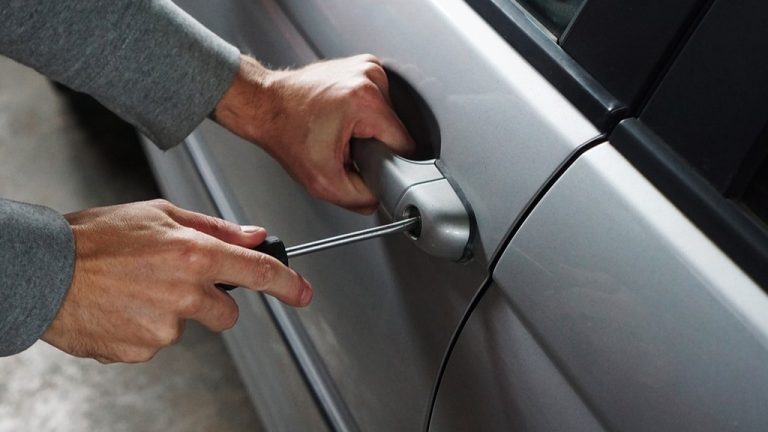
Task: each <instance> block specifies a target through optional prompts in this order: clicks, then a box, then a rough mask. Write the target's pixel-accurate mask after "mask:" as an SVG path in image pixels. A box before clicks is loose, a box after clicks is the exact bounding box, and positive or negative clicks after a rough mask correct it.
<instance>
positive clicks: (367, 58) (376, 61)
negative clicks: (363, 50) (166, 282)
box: [354, 54, 381, 66]
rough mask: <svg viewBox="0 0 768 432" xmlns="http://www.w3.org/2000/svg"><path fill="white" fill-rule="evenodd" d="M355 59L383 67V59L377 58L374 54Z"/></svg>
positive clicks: (359, 56) (358, 56) (362, 55)
mask: <svg viewBox="0 0 768 432" xmlns="http://www.w3.org/2000/svg"><path fill="white" fill-rule="evenodd" d="M354 58H355V59H359V60H362V61H364V62H368V63H373V64H376V65H379V66H381V59H379V58H378V57H376V56H375V55H373V54H360V55H357V56H355V57H354Z"/></svg>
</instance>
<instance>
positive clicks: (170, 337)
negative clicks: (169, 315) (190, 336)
mask: <svg viewBox="0 0 768 432" xmlns="http://www.w3.org/2000/svg"><path fill="white" fill-rule="evenodd" d="M181 333H182V332H181V328H180V326H179V325H178V323H173V324H171V325H167V326H161V327H159V328H158V329H157V330H156V331H155V334H154V338H155V343H156V344H157V346H158V347H159V348H162V347H166V346H169V345H173V344H174V343H176V342H177V341H178V340H179V339H180V338H181Z"/></svg>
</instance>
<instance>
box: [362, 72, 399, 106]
mask: <svg viewBox="0 0 768 432" xmlns="http://www.w3.org/2000/svg"><path fill="white" fill-rule="evenodd" d="M364 73H365V76H366V77H367V78H368V79H369V80H371V81H372V82H373V83H374V84H376V87H378V88H379V91H381V94H382V95H383V96H384V98H385V99H386V100H387V103H388V104H391V103H392V102H391V100H390V99H389V79H388V78H387V72H386V71H384V68H383V67H381V66H380V65H378V64H374V63H368V64H367V65H366V67H365V70H364Z"/></svg>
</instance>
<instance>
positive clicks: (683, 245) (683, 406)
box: [435, 144, 768, 431]
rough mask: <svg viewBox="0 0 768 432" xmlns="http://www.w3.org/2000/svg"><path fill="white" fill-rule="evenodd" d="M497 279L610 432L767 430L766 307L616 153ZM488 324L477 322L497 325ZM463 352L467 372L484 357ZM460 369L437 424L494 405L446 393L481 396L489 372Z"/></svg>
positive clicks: (549, 203)
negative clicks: (471, 358) (455, 412)
mask: <svg viewBox="0 0 768 432" xmlns="http://www.w3.org/2000/svg"><path fill="white" fill-rule="evenodd" d="M493 278H494V280H495V281H496V283H497V284H498V286H499V288H500V291H501V293H499V294H496V296H497V297H502V298H504V299H505V300H506V301H508V303H509V304H510V309H511V310H514V311H516V312H517V313H519V316H520V320H521V321H523V322H525V323H526V326H527V327H528V329H529V330H530V332H531V333H532V334H534V335H536V339H537V340H538V341H539V343H540V344H541V346H542V348H543V349H544V351H545V352H546V353H547V354H548V356H549V358H550V360H551V361H552V362H553V363H554V364H556V365H557V367H558V368H559V369H560V370H561V372H562V373H563V375H564V376H566V377H568V380H569V382H570V383H571V385H572V387H573V389H574V391H576V392H577V393H578V394H579V395H580V396H581V398H582V400H584V401H585V402H586V403H587V404H588V405H589V406H590V407H591V408H592V410H593V412H594V413H595V415H596V417H597V418H599V419H600V420H601V422H602V423H603V424H604V425H605V426H606V428H607V429H610V430H626V431H633V430H637V431H641V430H712V431H720V430H762V429H763V428H764V426H765V422H766V413H765V400H766V398H768V370H767V369H766V368H765V364H766V361H768V297H766V295H765V293H764V291H762V290H761V288H760V287H759V286H757V285H756V284H755V283H754V282H753V281H752V280H751V279H749V277H747V276H746V275H745V274H744V273H743V272H742V271H741V269H739V268H738V267H737V266H736V265H735V264H734V263H733V262H732V261H731V260H730V259H729V258H728V257H727V256H726V255H724V254H723V252H722V251H720V250H719V249H718V248H717V247H716V246H715V245H714V244H713V243H712V242H711V241H710V240H709V239H708V238H707V237H706V236H704V235H703V234H702V233H701V232H700V231H699V230H698V229H697V228H696V227H695V226H694V225H693V224H692V223H691V222H690V221H689V220H688V219H687V218H686V217H685V216H684V215H683V214H682V213H680V211H679V210H677V209H676V208H675V207H674V206H673V205H672V204H671V203H670V202H669V201H668V200H667V199H666V198H665V197H664V196H663V195H662V194H661V193H660V192H659V191H658V190H656V188H655V187H653V186H652V184H651V183H650V182H649V181H648V180H647V179H646V178H645V177H643V176H642V175H641V174H640V173H639V172H638V171H637V170H636V169H635V168H633V167H632V166H631V165H630V164H629V163H628V162H627V161H626V160H625V159H624V158H623V157H622V156H621V155H620V154H619V153H618V152H617V151H616V150H615V149H614V148H613V147H612V146H610V145H609V144H602V145H599V146H597V147H596V148H594V149H592V150H589V151H587V152H586V153H585V154H584V155H583V156H582V157H581V158H579V160H577V161H576V162H575V163H574V165H573V166H572V167H571V168H569V169H568V170H567V171H566V173H565V174H564V175H563V176H562V177H561V178H559V179H558V181H557V182H556V183H555V184H554V186H553V187H552V189H551V190H550V191H549V192H548V193H547V194H546V196H545V197H544V198H543V199H542V200H541V202H540V203H539V205H538V206H537V207H536V208H535V209H534V210H533V211H532V213H531V214H530V216H529V217H528V218H527V219H526V221H525V222H524V223H523V224H522V226H521V228H520V229H519V231H518V232H517V233H516V235H515V236H514V238H513V239H512V242H511V243H510V245H509V247H508V248H507V249H506V251H505V252H504V254H503V255H502V257H501V259H500V261H499V263H498V266H497V267H496V269H495V270H494V275H493ZM478 313H479V314H480V315H479V316H477V317H473V318H472V320H479V321H485V320H488V319H490V320H492V319H494V317H493V315H490V314H488V313H487V312H484V311H483V308H481V309H480V310H478ZM494 325H498V324H494ZM491 334H494V333H491ZM468 335H469V337H470V338H472V337H473V334H472V333H468ZM512 335H513V334H512V333H511V334H510V336H509V337H507V338H501V339H500V340H499V341H498V345H497V347H498V348H497V349H498V353H499V354H502V353H504V352H506V351H507V350H508V349H511V348H507V347H505V344H513V343H515V340H514V339H513V338H512ZM505 339H506V340H505ZM459 346H460V347H461V348H460V350H462V351H464V353H463V354H457V357H456V359H457V361H459V360H458V359H461V358H462V357H466V356H467V355H468V354H467V353H471V352H475V350H477V349H482V348H483V346H484V345H483V341H481V340H479V341H477V342H475V343H473V342H472V340H471V339H470V342H468V343H466V344H463V345H462V343H460V344H459ZM491 357H492V358H493V357H494V355H493V354H491ZM501 358H504V357H503V356H502V357H501ZM451 361H453V359H452V360H451ZM451 370H452V367H451V366H450V364H449V366H448V369H447V373H446V377H445V382H446V384H445V387H444V388H442V389H441V390H440V391H439V393H438V395H439V396H438V399H437V400H438V404H437V407H436V409H435V416H436V417H435V421H436V422H437V423H436V424H440V423H441V422H442V420H440V421H438V419H439V418H440V417H441V416H445V415H450V413H447V414H446V413H444V412H443V413H442V414H441V412H442V411H444V407H448V406H455V405H456V404H457V403H460V402H463V403H465V404H466V405H465V407H466V409H467V410H468V411H469V412H472V411H476V409H475V405H477V406H480V407H482V409H487V407H483V405H484V404H486V403H491V404H493V403H494V400H492V398H493V396H494V395H493V394H492V393H490V392H488V389H477V391H476V392H473V391H466V392H456V391H453V392H451V391H448V393H446V394H445V395H443V394H442V390H443V389H451V388H454V389H455V388H456V387H457V384H458V383H465V384H466V385H467V386H468V388H471V383H472V382H474V381H475V380H476V378H475V377H477V378H478V379H479V378H480V377H482V376H484V375H485V374H487V373H488V372H487V370H486V369H485V368H484V367H483V363H480V364H479V365H478V367H477V368H476V369H470V368H463V369H462V370H457V369H455V368H454V369H453V372H451ZM499 373H501V372H499ZM507 373H512V372H507ZM501 374H502V375H503V373H501ZM465 388H467V387H465ZM452 398H458V399H459V401H450V400H451V399H452ZM496 408H497V409H503V406H501V407H499V406H497V407H496ZM477 409H480V408H477ZM481 421H482V420H481ZM481 425H482V423H481ZM484 426H487V427H481V428H480V429H482V430H499V429H500V428H501V427H503V426H504V425H499V424H489V425H484ZM440 430H443V429H440ZM445 430H450V428H447V429H445Z"/></svg>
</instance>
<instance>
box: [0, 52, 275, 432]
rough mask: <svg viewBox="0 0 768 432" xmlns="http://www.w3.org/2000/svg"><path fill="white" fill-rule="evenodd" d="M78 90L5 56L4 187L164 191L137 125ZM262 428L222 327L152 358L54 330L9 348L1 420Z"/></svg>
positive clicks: (123, 194) (0, 383)
mask: <svg viewBox="0 0 768 432" xmlns="http://www.w3.org/2000/svg"><path fill="white" fill-rule="evenodd" d="M74 99H77V102H76V103H73V100H74ZM74 99H73V98H72V97H65V96H64V93H62V92H61V91H59V90H56V89H55V88H54V87H53V86H52V85H51V84H50V83H49V82H48V81H47V80H46V79H45V78H43V77H41V76H40V75H38V74H36V73H34V72H33V71H30V70H29V69H27V68H24V67H22V66H20V65H18V64H16V63H14V62H12V61H10V60H8V59H5V58H3V57H0V196H1V197H3V198H9V199H15V200H19V201H25V202H33V203H38V204H43V205H46V206H49V207H52V208H54V209H56V210H58V211H60V212H62V213H66V212H70V211H74V210H79V209H82V208H87V207H92V206H101V205H109V204H116V203H123V202H130V201H136V200H144V199H151V198H154V197H157V196H158V191H157V188H156V186H155V184H154V181H153V180H152V175H151V174H150V172H149V170H148V167H147V165H146V160H145V159H144V157H143V154H142V153H141V149H140V147H139V144H138V142H136V137H135V135H133V133H132V130H131V129H130V128H127V127H126V126H125V125H124V124H122V123H121V122H119V121H117V120H116V119H114V118H112V117H111V116H109V115H106V114H105V113H104V112H102V111H101V110H100V109H98V108H97V107H95V106H94V104H92V103H88V102H84V101H83V100H81V99H82V98H74ZM261 429H262V428H261V426H260V424H259V421H258V418H257V417H256V415H255V413H254V411H253V408H252V406H251V404H250V401H249V400H248V396H247V394H246V392H245V390H244V388H243V385H242V383H241V382H240V378H239V377H238V375H237V373H236V371H235V367H234V364H233V363H232V361H231V359H230V358H229V355H228V353H227V351H226V348H225V347H224V345H223V343H222V340H221V338H220V337H219V336H218V335H215V334H212V333H210V332H208V331H207V330H205V329H204V328H202V327H200V326H197V325H194V324H193V323H190V325H188V326H187V332H186V334H185V336H184V338H183V340H182V341H181V342H180V343H179V344H177V345H175V346H173V347H170V348H168V349H166V350H164V351H162V352H161V353H160V354H158V355H157V357H156V358H155V359H154V360H153V361H152V362H150V363H147V364H143V365H109V366H104V365H101V364H99V363H97V362H95V361H93V360H87V359H77V358H74V357H70V356H68V355H66V354H64V353H62V352H61V351H58V350H57V349H55V348H53V347H51V346H49V345H47V344H45V343H44V342H38V343H37V344H35V345H34V346H33V347H32V348H30V349H29V350H27V351H25V352H23V353H21V354H19V355H17V356H13V357H8V358H0V431H36V432H44V431H61V432H68V431H72V432H75V431H77V432H82V431H110V432H112V431H169V432H170V431H179V432H181V431H184V432H187V431H246V430H248V431H259V430H261Z"/></svg>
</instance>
